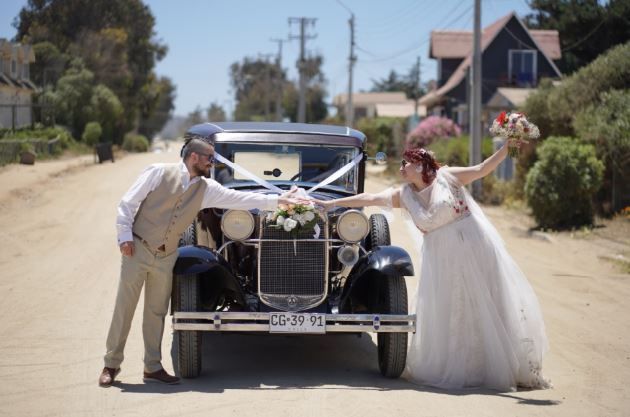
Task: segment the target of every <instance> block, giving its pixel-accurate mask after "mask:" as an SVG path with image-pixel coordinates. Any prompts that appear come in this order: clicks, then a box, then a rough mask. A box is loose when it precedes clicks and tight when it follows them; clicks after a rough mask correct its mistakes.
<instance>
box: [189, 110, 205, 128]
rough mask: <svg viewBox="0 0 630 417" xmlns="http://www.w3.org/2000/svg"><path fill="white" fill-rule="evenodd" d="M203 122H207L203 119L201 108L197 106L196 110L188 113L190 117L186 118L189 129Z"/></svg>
mask: <svg viewBox="0 0 630 417" xmlns="http://www.w3.org/2000/svg"><path fill="white" fill-rule="evenodd" d="M203 122H205V120H204V119H203V113H202V111H201V107H200V106H197V107H196V108H195V110H193V111H191V112H190V113H188V116H187V117H186V127H187V128H188V127H190V126H194V125H198V124H199V123H203Z"/></svg>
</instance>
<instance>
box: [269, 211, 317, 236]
mask: <svg viewBox="0 0 630 417" xmlns="http://www.w3.org/2000/svg"><path fill="white" fill-rule="evenodd" d="M317 217H318V214H317V211H315V206H314V205H313V204H289V205H285V204H278V208H277V209H276V211H274V212H271V213H269V215H268V216H267V221H269V222H273V223H275V225H273V227H277V228H280V227H282V228H283V229H284V230H285V231H286V232H290V233H292V234H293V235H297V233H298V232H299V231H309V230H313V229H314V228H315V226H316V225H317Z"/></svg>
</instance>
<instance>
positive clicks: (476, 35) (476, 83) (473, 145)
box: [469, 0, 481, 198]
mask: <svg viewBox="0 0 630 417" xmlns="http://www.w3.org/2000/svg"><path fill="white" fill-rule="evenodd" d="M470 78H471V83H472V85H471V88H470V90H471V93H472V94H470V105H469V107H470V144H469V165H470V166H473V165H477V164H479V163H481V0H475V23H474V32H473V59H472V77H470ZM471 191H472V195H473V197H474V198H479V197H481V181H479V180H477V181H473V183H472V188H471Z"/></svg>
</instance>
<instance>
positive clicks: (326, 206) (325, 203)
mask: <svg viewBox="0 0 630 417" xmlns="http://www.w3.org/2000/svg"><path fill="white" fill-rule="evenodd" d="M311 201H312V202H313V203H314V204H315V205H316V206H320V207H322V208H324V209H325V210H330V209H331V208H333V207H335V203H334V201H333V200H318V199H316V198H314V199H313V200H311Z"/></svg>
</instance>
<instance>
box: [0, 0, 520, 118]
mask: <svg viewBox="0 0 630 417" xmlns="http://www.w3.org/2000/svg"><path fill="white" fill-rule="evenodd" d="M1 1H2V13H1V14H0V37H1V38H12V37H13V36H15V29H14V28H13V26H12V22H13V19H14V17H15V16H16V15H17V14H18V12H19V10H20V9H21V8H22V7H23V6H24V5H25V4H26V0H1ZM342 2H343V4H344V5H345V6H347V8H348V9H350V10H352V11H353V12H354V14H355V21H356V32H355V41H356V44H357V46H358V48H357V50H356V51H355V53H356V55H357V57H358V62H357V63H356V65H355V71H354V91H355V92H356V91H360V90H369V89H370V87H371V86H372V81H371V80H372V79H380V78H384V77H386V76H387V75H388V74H389V71H390V70H392V69H393V70H396V72H398V73H402V74H406V73H407V72H408V71H409V69H410V68H411V66H412V65H414V64H415V62H416V59H417V57H418V56H420V57H421V61H422V67H421V70H422V80H423V81H427V80H429V79H433V78H435V76H436V63H435V61H434V60H431V59H429V57H428V45H429V35H430V32H431V30H435V29H464V30H472V25H473V10H472V5H473V0H439V1H438V0H388V1H383V0H342ZM145 3H147V4H148V5H149V7H150V8H151V11H152V12H153V15H154V16H155V18H156V27H155V30H156V37H157V38H158V39H160V40H161V41H162V42H163V43H166V44H167V45H168V46H169V53H168V55H167V56H166V58H165V59H164V60H162V61H161V62H160V63H158V65H157V68H156V71H157V73H158V74H160V75H166V76H168V77H170V78H171V79H172V80H173V81H174V82H175V84H176V85H177V99H176V101H175V105H176V109H175V113H176V114H179V115H186V114H187V113H189V112H190V111H192V110H194V109H195V107H196V106H201V107H207V106H208V105H209V104H210V103H211V102H217V103H218V104H220V105H222V106H223V107H225V108H226V109H227V110H228V111H231V109H232V108H233V106H234V100H233V94H232V92H231V91H230V85H229V75H228V71H229V67H230V65H231V64H232V63H233V62H236V61H240V60H242V59H243V58H244V57H246V56H248V57H258V56H259V54H274V56H275V54H276V53H277V44H276V43H273V42H271V41H270V39H271V38H284V39H286V38H287V37H288V36H289V33H291V34H293V35H297V34H298V33H299V32H298V27H297V25H293V26H292V27H289V23H288V19H289V17H309V18H316V19H317V21H316V22H315V26H314V27H313V26H310V27H309V30H308V32H309V33H311V34H315V35H317V37H316V38H315V39H311V40H308V41H307V43H306V47H307V50H308V51H309V52H310V53H317V54H321V55H323V57H324V67H323V70H324V74H325V76H326V79H327V80H328V93H329V96H328V101H332V97H334V96H335V95H336V94H339V93H344V92H345V91H346V89H347V83H348V70H347V69H348V52H349V42H350V30H349V25H348V19H349V17H350V14H349V12H348V10H347V9H346V8H344V7H343V6H342V5H341V4H340V3H339V1H338V0H266V1H255V0H229V1H228V0H145ZM511 11H515V12H516V13H517V14H518V15H519V16H523V15H525V14H527V13H528V12H529V7H528V6H527V4H526V2H525V0H483V1H482V25H483V26H486V25H488V24H490V23H492V22H493V21H495V20H496V19H498V18H500V17H502V16H504V15H506V14H507V13H509V12H511ZM282 52H283V54H282V55H283V56H282V66H283V67H284V68H286V69H288V71H289V77H290V78H291V79H297V71H296V70H295V62H296V59H297V58H298V55H299V41H298V40H293V41H291V42H287V43H284V46H283V51H282Z"/></svg>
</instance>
